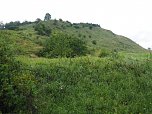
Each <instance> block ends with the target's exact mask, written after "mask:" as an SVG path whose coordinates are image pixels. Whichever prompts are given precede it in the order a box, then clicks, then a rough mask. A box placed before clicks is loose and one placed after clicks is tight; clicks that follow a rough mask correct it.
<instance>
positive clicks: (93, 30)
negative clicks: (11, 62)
mask: <svg viewBox="0 0 152 114" xmlns="http://www.w3.org/2000/svg"><path fill="white" fill-rule="evenodd" d="M39 23H42V24H44V25H45V26H47V27H49V28H51V30H52V32H55V31H62V32H64V33H66V34H69V35H72V36H75V37H78V38H80V39H82V40H84V41H85V42H87V47H88V48H89V49H91V50H95V51H99V50H102V49H106V50H117V51H119V52H120V51H124V52H144V51H145V49H143V48H142V47H141V46H139V45H138V44H136V43H135V42H133V41H132V40H130V39H129V38H126V37H124V36H120V35H116V34H114V33H113V32H112V31H110V30H106V29H103V28H101V27H100V26H99V25H97V24H90V23H70V22H68V21H62V20H61V19H60V20H50V21H41V22H39ZM36 24H37V23H36V22H32V23H29V24H26V25H20V26H19V29H17V30H15V31H7V33H8V32H10V33H11V34H15V36H17V38H21V39H20V40H21V41H20V42H17V44H18V45H19V46H21V47H24V51H25V53H30V54H34V53H36V52H38V51H39V50H40V49H41V48H42V44H43V42H44V41H45V40H46V38H48V36H45V35H44V36H42V35H38V34H37V31H35V29H34V26H35V25H36ZM11 36H12V35H11ZM26 42H30V43H26ZM25 43H26V46H23V44H25ZM29 47H30V48H29Z"/></svg>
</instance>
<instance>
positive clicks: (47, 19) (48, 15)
mask: <svg viewBox="0 0 152 114" xmlns="http://www.w3.org/2000/svg"><path fill="white" fill-rule="evenodd" d="M49 20H51V15H50V14H49V13H46V14H45V17H44V21H49Z"/></svg>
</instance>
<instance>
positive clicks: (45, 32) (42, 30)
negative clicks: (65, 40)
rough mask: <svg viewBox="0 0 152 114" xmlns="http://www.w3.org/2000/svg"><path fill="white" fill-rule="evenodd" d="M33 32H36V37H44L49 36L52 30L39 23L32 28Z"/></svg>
mask: <svg viewBox="0 0 152 114" xmlns="http://www.w3.org/2000/svg"><path fill="white" fill-rule="evenodd" d="M34 29H35V31H37V33H38V35H46V36H50V34H51V31H52V29H51V28H50V27H49V26H47V25H45V24H44V23H43V22H39V23H37V24H36V25H35V26H34Z"/></svg>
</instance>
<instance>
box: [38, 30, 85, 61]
mask: <svg viewBox="0 0 152 114" xmlns="http://www.w3.org/2000/svg"><path fill="white" fill-rule="evenodd" d="M86 53H87V47H86V44H85V42H83V41H82V40H80V39H78V38H76V37H72V36H69V35H66V34H64V33H55V34H52V36H51V37H50V38H48V39H47V40H46V42H45V44H44V49H43V50H41V51H40V53H39V55H41V56H45V57H51V58H53V57H55V58H56V57H75V56H82V55H86Z"/></svg>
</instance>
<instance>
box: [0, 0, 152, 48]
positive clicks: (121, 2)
mask: <svg viewBox="0 0 152 114" xmlns="http://www.w3.org/2000/svg"><path fill="white" fill-rule="evenodd" d="M0 3H1V6H0V21H3V22H9V21H16V20H20V21H24V20H29V21H34V20H35V19H36V18H38V17H39V18H41V19H43V17H44V15H45V13H47V12H49V13H50V14H51V15H52V18H57V19H58V18H62V19H63V20H69V21H72V22H90V23H97V24H100V25H101V27H103V28H106V29H110V30H112V31H113V32H115V33H117V34H121V35H125V36H128V37H129V38H131V39H132V40H134V41H136V42H137V43H139V44H140V45H142V46H144V47H145V48H147V47H151V48H152V38H151V37H152V21H151V20H152V16H151V11H152V7H151V5H152V2H151V0H0ZM142 31H144V35H143V34H141V32H142Z"/></svg>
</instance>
